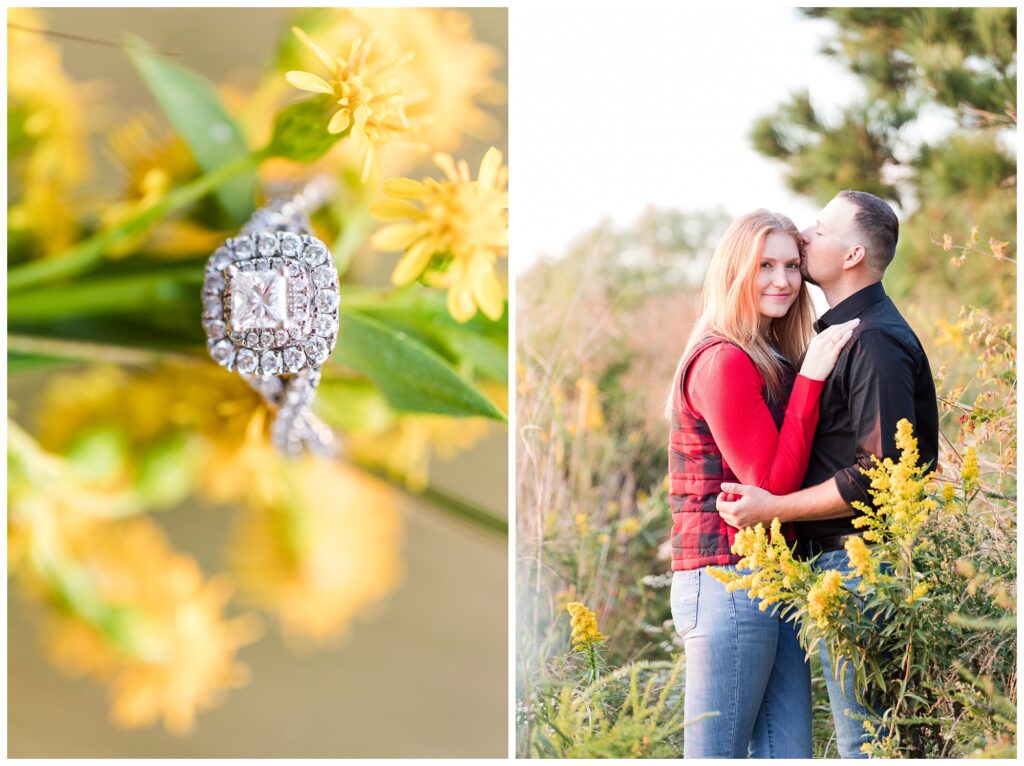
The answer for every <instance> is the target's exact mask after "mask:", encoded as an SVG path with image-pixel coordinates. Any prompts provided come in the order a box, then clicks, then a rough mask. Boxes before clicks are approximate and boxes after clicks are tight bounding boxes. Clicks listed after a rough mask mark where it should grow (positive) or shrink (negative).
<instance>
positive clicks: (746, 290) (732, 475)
mask: <svg viewBox="0 0 1024 766" xmlns="http://www.w3.org/2000/svg"><path fill="white" fill-rule="evenodd" d="M802 255H803V240H802V239H801V237H800V233H799V232H798V231H797V228H796V226H794V225H793V222H792V221H790V220H789V219H788V218H786V217H785V216H782V215H779V214H777V213H771V212H769V211H767V210H757V211H755V212H753V213H749V214H747V215H745V216H743V217H741V218H739V219H738V220H736V221H734V222H733V224H732V225H731V226H730V227H729V229H728V231H726V233H725V236H724V237H723V238H722V241H721V242H720V243H719V245H718V247H717V248H716V250H715V253H714V255H713V256H712V259H711V263H710V265H709V267H708V274H707V277H706V279H705V282H704V290H703V294H702V306H701V314H700V317H699V319H698V320H697V323H696V326H695V327H694V329H693V332H692V333H691V335H690V338H689V341H688V342H687V345H686V349H685V351H684V352H683V355H682V358H681V359H680V362H679V366H678V368H677V369H676V375H675V381H674V384H673V387H672V392H671V395H670V397H669V401H668V414H669V418H670V420H671V422H672V430H671V437H670V440H669V475H670V479H671V493H670V501H671V506H672V518H673V526H672V549H673V554H672V569H673V571H674V575H673V579H672V595H671V601H672V618H673V620H674V622H675V626H676V630H677V631H678V632H679V634H680V635H681V636H682V637H683V639H684V643H685V652H686V697H685V700H686V702H685V707H686V721H687V722H688V723H687V726H686V730H685V732H684V735H683V741H684V756H685V757H686V758H708V757H724V758H745V757H747V756H748V754H749V755H750V756H752V757H761V758H769V757H774V758H782V757H789V758H810V757H811V689H810V674H809V670H808V665H807V663H806V662H805V659H804V652H803V650H801V648H800V646H799V643H798V642H797V633H796V628H795V626H794V625H793V624H792V623H790V622H783V621H781V620H779V619H778V617H777V616H772V615H770V614H769V613H768V612H765V611H761V610H760V609H759V604H758V602H757V601H751V599H750V598H749V596H748V595H747V593H746V592H745V591H736V592H732V593H728V592H726V590H725V586H724V585H723V584H722V583H720V582H719V581H718V580H715V579H714V578H712V577H711V576H710V575H708V574H707V572H706V571H705V568H706V567H708V566H718V567H722V568H728V567H735V564H736V563H737V562H738V561H739V559H740V557H739V556H736V555H735V554H733V553H732V552H731V550H730V549H731V547H732V543H733V541H734V539H735V535H736V530H735V529H734V528H732V527H730V526H728V525H727V524H726V523H725V521H723V520H722V518H721V517H720V516H719V515H718V511H717V509H716V507H715V501H716V498H717V496H718V494H719V491H720V489H721V484H722V482H723V481H739V482H740V483H745V484H752V485H757V486H760V487H763V488H765V489H768V490H769V491H770V492H772V493H773V494H786V493H789V492H793V491H796V490H797V489H799V488H800V485H801V482H802V480H803V475H804V471H805V470H806V468H807V461H808V458H809V456H810V449H811V441H812V438H813V436H814V429H815V426H816V425H817V421H818V397H819V395H820V393H821V389H822V386H823V382H824V380H825V378H826V377H827V376H828V374H829V373H830V372H831V371H832V368H833V367H834V366H835V362H836V359H837V358H838V356H839V353H840V351H841V350H842V348H843V346H844V345H845V344H846V342H847V341H848V340H849V338H850V335H851V334H852V332H853V327H854V326H855V324H856V322H857V321H859V320H854V321H853V322H847V323H845V324H841V325H837V326H834V327H831V328H829V329H827V330H825V331H824V332H822V333H820V334H819V335H817V336H816V337H814V339H813V340H812V339H811V322H812V312H811V301H810V296H809V295H808V293H807V288H806V286H805V285H804V284H803V279H802V277H801V273H800V266H801V260H802ZM795 365H799V366H800V373H799V374H796V371H795ZM703 714H710V715H704V716H703V717H701V716H702V715H703Z"/></svg>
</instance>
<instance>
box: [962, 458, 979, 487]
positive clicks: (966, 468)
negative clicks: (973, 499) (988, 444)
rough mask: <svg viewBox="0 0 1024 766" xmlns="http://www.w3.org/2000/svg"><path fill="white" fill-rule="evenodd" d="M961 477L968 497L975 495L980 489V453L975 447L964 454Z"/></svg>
mask: <svg viewBox="0 0 1024 766" xmlns="http://www.w3.org/2000/svg"><path fill="white" fill-rule="evenodd" d="M960 477H961V479H962V480H963V483H964V492H965V493H966V494H967V495H968V496H970V495H972V494H974V493H975V492H976V491H977V489H978V451H977V450H976V449H975V448H974V447H968V448H967V450H966V451H965V452H964V464H963V467H962V468H961V469H960Z"/></svg>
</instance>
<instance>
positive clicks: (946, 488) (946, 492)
mask: <svg viewBox="0 0 1024 766" xmlns="http://www.w3.org/2000/svg"><path fill="white" fill-rule="evenodd" d="M954 497H956V487H954V486H953V485H952V483H950V482H946V483H945V484H943V485H942V502H943V503H945V504H946V505H949V504H950V503H952V502H953V498H954Z"/></svg>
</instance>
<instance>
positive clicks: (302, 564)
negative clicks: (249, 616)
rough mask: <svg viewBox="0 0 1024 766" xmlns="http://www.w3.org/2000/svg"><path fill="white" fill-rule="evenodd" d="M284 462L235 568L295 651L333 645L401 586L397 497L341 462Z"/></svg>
mask: <svg viewBox="0 0 1024 766" xmlns="http://www.w3.org/2000/svg"><path fill="white" fill-rule="evenodd" d="M267 448H268V450H269V449H270V445H267ZM271 459H273V458H271ZM277 462H278V470H276V471H274V472H273V474H272V475H273V476H274V477H275V478H276V482H275V483H274V486H273V488H272V494H271V496H269V497H265V498H262V499H260V500H258V501H256V502H255V503H254V504H253V506H252V507H250V508H249V509H248V510H247V511H246V512H245V515H244V517H243V520H242V522H241V525H240V528H239V530H238V532H237V534H236V535H235V539H234V541H233V543H232V547H231V551H232V553H231V561H232V565H233V571H234V572H235V574H236V576H237V577H238V581H239V587H240V589H241V591H242V595H243V596H244V597H246V598H247V599H248V600H250V601H251V602H253V603H255V604H258V605H260V606H262V607H264V608H266V609H268V610H270V611H271V612H273V613H274V614H275V615H276V616H277V617H278V619H279V620H280V622H281V627H282V629H283V631H284V634H285V637H286V638H287V639H288V640H289V642H290V643H292V644H293V645H294V646H299V645H308V644H310V643H311V642H317V643H325V642H330V641H333V640H335V639H337V638H338V637H340V636H341V635H343V633H344V631H345V630H346V628H347V627H348V625H349V624H350V623H351V621H352V618H353V617H354V616H355V615H356V614H357V613H358V612H360V611H361V610H363V609H365V608H366V607H367V606H369V605H371V604H374V603H376V602H378V601H379V600H380V599H381V598H383V597H384V596H386V595H388V594H390V593H391V591H393V590H394V588H395V587H396V586H397V585H398V582H399V580H400V578H401V564H400V561H399V556H398V543H399V536H400V531H401V520H400V518H399V516H398V512H397V509H396V507H395V497H394V494H393V492H392V491H389V490H388V489H387V488H386V487H385V486H384V485H383V484H382V483H380V482H378V481H377V480H375V479H373V478H371V477H369V476H364V475H362V474H361V473H360V472H359V471H357V470H355V469H353V468H350V467H348V466H346V465H344V464H342V463H337V462H334V461H327V460H317V459H312V458H309V459H306V460H302V461H299V462H296V463H283V462H281V461H280V460H279V459H277Z"/></svg>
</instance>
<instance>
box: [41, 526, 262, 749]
mask: <svg viewBox="0 0 1024 766" xmlns="http://www.w3.org/2000/svg"><path fill="white" fill-rule="evenodd" d="M69 558H70V560H71V561H72V562H74V564H75V566H77V567H78V568H79V569H80V571H81V572H82V573H88V575H87V576H88V584H89V586H90V587H91V588H92V589H93V590H94V592H95V597H96V598H97V599H99V602H98V603H100V604H104V605H107V606H106V607H105V608H107V609H117V610H119V611H120V612H121V613H122V614H124V615H125V617H124V618H123V619H122V624H121V630H120V636H118V635H117V634H114V635H111V634H110V631H111V630H116V629H117V628H116V626H117V625H118V623H113V626H112V625H111V624H110V623H109V621H107V622H105V623H96V622H95V617H96V616H95V614H93V613H92V612H91V611H79V610H76V609H75V608H74V607H73V608H72V609H70V610H60V611H55V612H54V613H53V614H52V615H51V616H50V619H49V622H48V624H47V637H48V644H49V647H50V650H51V652H52V654H53V656H54V659H55V661H56V662H57V663H58V664H59V665H60V666H62V667H64V668H66V669H68V670H69V671H72V672H77V673H90V674H92V675H95V676H97V677H99V678H100V679H102V680H105V681H107V682H108V683H109V684H110V687H111V694H112V697H113V704H112V708H111V717H112V718H113V720H114V722H115V723H117V724H119V725H121V726H127V727H135V726H146V725H149V724H152V723H154V722H156V721H157V720H159V719H163V722H164V725H165V726H166V727H167V729H168V730H169V731H172V732H174V733H179V734H182V733H186V732H188V731H189V730H190V729H191V728H192V725H193V722H194V718H195V714H196V713H197V712H199V711H201V710H205V709H208V708H212V707H214V706H216V705H217V704H219V703H220V702H222V701H223V691H224V690H225V689H228V688H233V687H239V686H243V685H244V684H245V683H246V681H247V679H248V672H247V669H246V667H245V666H244V665H241V664H240V663H238V662H237V661H236V653H237V650H238V648H239V647H240V646H243V645H244V644H247V643H251V642H252V641H253V640H255V638H256V636H257V635H258V624H257V623H254V621H253V620H254V618H252V617H241V618H236V619H233V620H225V618H224V615H223V612H224V605H225V604H226V603H227V601H228V598H229V597H230V594H231V586H230V584H229V583H228V581H227V580H226V579H225V578H223V577H220V578H214V579H211V580H209V581H206V580H204V579H203V576H202V573H201V572H200V570H199V566H198V565H197V564H196V562H195V561H194V560H192V559H191V558H189V557H187V556H183V555H181V554H178V553H175V552H174V551H172V550H171V549H170V548H169V547H168V546H167V543H166V540H165V538H164V536H163V534H162V533H161V532H160V530H159V528H158V527H157V526H156V524H155V523H154V522H153V521H151V520H150V519H149V518H146V517H141V518H136V519H133V520H131V521H127V522H119V523H115V524H109V525H102V526H99V527H96V528H95V529H94V530H93V532H92V533H91V534H89V535H87V536H85V537H83V538H80V539H78V540H76V541H75V543H74V545H73V547H72V548H71V550H70V553H69ZM78 587H79V588H82V587H83V586H82V584H81V583H80V584H79V586H78ZM94 608H95V606H94Z"/></svg>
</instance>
